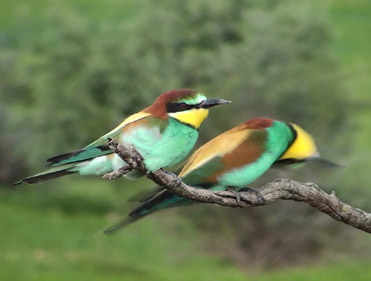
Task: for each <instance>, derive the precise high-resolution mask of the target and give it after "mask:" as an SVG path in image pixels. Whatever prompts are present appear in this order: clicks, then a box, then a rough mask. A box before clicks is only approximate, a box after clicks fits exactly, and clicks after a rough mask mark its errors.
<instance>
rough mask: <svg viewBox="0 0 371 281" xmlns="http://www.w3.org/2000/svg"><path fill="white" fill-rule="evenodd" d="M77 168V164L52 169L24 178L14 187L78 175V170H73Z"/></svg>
mask: <svg viewBox="0 0 371 281" xmlns="http://www.w3.org/2000/svg"><path fill="white" fill-rule="evenodd" d="M75 166H76V164H73V163H71V164H65V165H61V166H58V167H52V168H50V169H48V170H46V171H44V172H41V173H38V174H36V175H33V176H30V177H27V178H24V179H22V180H20V181H18V182H16V183H14V185H18V184H21V183H24V182H26V183H39V182H43V181H46V180H50V179H54V178H59V177H62V176H65V175H69V174H73V173H77V170H73V168H74V167H75Z"/></svg>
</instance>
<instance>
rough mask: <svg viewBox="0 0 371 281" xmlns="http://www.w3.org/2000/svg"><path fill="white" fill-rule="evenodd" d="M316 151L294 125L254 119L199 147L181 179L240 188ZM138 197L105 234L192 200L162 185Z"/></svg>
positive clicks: (202, 185) (210, 186) (215, 187)
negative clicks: (125, 213) (134, 204)
mask: <svg viewBox="0 0 371 281" xmlns="http://www.w3.org/2000/svg"><path fill="white" fill-rule="evenodd" d="M318 155H319V154H318V152H317V148H316V145H315V143H314V141H313V138H312V137H311V136H310V135H309V134H308V133H307V132H305V131H304V130H303V129H302V128H300V127H299V126H298V125H295V124H293V123H287V122H282V121H278V120H273V119H268V118H254V119H250V120H248V121H246V122H245V123H243V124H241V125H239V126H237V127H235V128H233V129H231V130H229V131H227V132H225V133H223V134H221V135H219V136H217V137H216V138H214V139H212V140H211V141H209V142H208V143H206V144H204V145H203V146H201V147H200V148H199V149H198V150H197V151H196V152H195V153H194V154H193V155H192V156H191V158H190V159H189V161H188V162H187V163H186V164H185V166H184V168H183V169H182V171H181V172H180V174H179V177H180V178H181V179H182V181H183V182H184V183H186V184H188V185H190V186H193V187H196V188H206V189H210V190H214V191H222V190H227V189H231V188H232V190H235V191H236V192H238V191H240V190H241V189H242V188H246V187H247V185H248V184H250V183H252V182H254V181H255V180H256V179H257V178H259V177H260V176H262V175H263V174H264V173H265V172H266V171H267V170H268V169H269V168H270V167H271V166H272V165H279V166H280V165H286V164H291V163H295V162H303V161H306V160H308V159H311V158H313V157H318ZM236 195H237V193H236ZM140 201H141V202H143V203H142V204H141V205H140V206H138V207H137V208H135V209H134V210H132V211H131V212H130V213H129V215H128V216H127V217H126V218H124V219H123V220H121V221H119V222H118V223H117V224H115V225H113V226H111V227H110V228H108V229H106V230H105V231H104V232H105V233H106V234H111V233H114V232H116V231H118V230H119V229H120V228H122V227H123V226H126V225H128V224H130V223H132V222H134V221H137V220H138V219H141V218H143V217H145V216H147V215H149V214H151V213H153V212H156V211H159V210H163V209H167V208H172V207H176V206H185V205H189V204H192V203H195V201H192V200H190V199H188V198H184V197H180V196H178V195H176V194H174V193H172V192H170V191H168V190H166V189H163V188H161V187H159V188H155V189H154V190H153V191H150V192H149V193H148V194H147V195H146V196H145V197H144V198H142V199H141V200H140Z"/></svg>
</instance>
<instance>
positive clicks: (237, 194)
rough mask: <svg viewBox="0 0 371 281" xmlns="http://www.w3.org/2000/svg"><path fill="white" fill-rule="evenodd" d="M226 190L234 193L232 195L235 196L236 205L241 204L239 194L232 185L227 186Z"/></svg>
mask: <svg viewBox="0 0 371 281" xmlns="http://www.w3.org/2000/svg"><path fill="white" fill-rule="evenodd" d="M226 190H227V191H230V192H232V193H233V194H234V196H235V197H236V202H237V207H240V206H241V205H240V204H241V196H240V194H239V193H238V192H237V191H236V190H235V189H234V188H233V187H232V186H228V187H227V189H226Z"/></svg>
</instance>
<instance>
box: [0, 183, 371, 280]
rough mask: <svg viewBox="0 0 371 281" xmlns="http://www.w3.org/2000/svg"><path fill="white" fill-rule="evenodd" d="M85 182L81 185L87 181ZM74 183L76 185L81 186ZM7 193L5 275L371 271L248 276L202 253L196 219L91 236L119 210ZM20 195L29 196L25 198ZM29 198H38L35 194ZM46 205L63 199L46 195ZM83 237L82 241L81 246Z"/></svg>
mask: <svg viewBox="0 0 371 281" xmlns="http://www.w3.org/2000/svg"><path fill="white" fill-rule="evenodd" d="M80 185H81V187H82V186H83V185H82V182H80ZM76 186H77V189H79V184H77V185H76ZM76 186H75V187H76ZM84 187H85V188H86V185H85V186H84ZM100 187H101V188H100V189H97V190H95V192H93V194H95V195H94V196H93V197H94V198H92V199H94V200H93V201H96V200H97V199H98V198H105V199H104V200H103V199H102V201H104V202H106V204H110V203H114V201H115V198H114V192H108V193H107V192H106V190H104V189H103V188H102V187H103V185H102V186H100ZM108 188H109V187H108ZM17 193H18V197H27V196H30V194H32V193H28V192H27V191H24V190H23V191H17ZM107 194H108V195H107ZM9 195H10V194H9V193H4V192H2V193H1V204H0V229H1V230H2V231H1V232H0V240H1V249H0V261H1V262H0V273H1V279H2V280H8V281H11V280H27V281H28V280H29V281H31V280H32V281H39V280H56V281H57V280H71V281H73V280H169V281H170V280H236V281H237V280H257V281H260V280H261V281H265V280H271V281H272V280H273V281H274V280H277V281H278V280H286V281H289V280H308V281H310V280H313V281H314V280H316V281H319V280H336V281H342V280H344V281H348V280H357V281H363V280H364V281H366V280H367V281H368V280H369V276H370V275H371V268H370V267H369V266H368V262H366V261H361V260H360V261H357V260H347V259H345V260H342V261H341V262H338V263H334V262H333V261H332V262H331V264H325V265H318V266H315V265H312V266H307V267H305V268H304V267H300V268H290V269H284V270H279V271H272V272H251V273H250V272H248V271H244V270H243V269H241V268H238V267H237V266H236V265H234V264H232V263H228V262H226V261H225V260H224V259H222V258H218V257H213V256H210V255H207V254H206V253H204V252H203V247H202V242H203V239H205V237H204V236H202V233H201V232H199V230H197V229H195V228H194V226H192V224H191V222H189V221H187V220H184V219H182V217H179V216H174V215H171V216H170V215H169V213H167V214H166V213H164V214H162V215H161V216H153V217H152V218H151V219H150V220H143V221H141V222H139V223H137V224H134V225H132V226H130V227H128V228H127V229H125V230H124V231H122V232H120V233H119V234H118V235H115V236H112V237H104V236H103V235H96V236H91V234H93V233H95V232H96V230H97V229H100V228H102V227H103V226H104V225H107V224H109V223H112V221H114V220H116V219H117V218H118V215H117V214H109V213H108V214H106V213H105V212H102V213H98V212H97V213H89V212H86V213H82V212H77V213H75V212H65V211H64V210H63V209H60V208H59V207H58V204H56V206H55V207H54V208H51V207H50V206H49V207H48V208H46V207H45V206H42V204H43V203H42V201H40V200H39V205H40V208H37V207H35V206H33V204H30V205H27V204H26V205H25V206H20V205H19V204H17V203H16V202H14V201H9V200H8V201H7V200H6V197H7V196H9ZM101 195H102V196H101ZM13 196H14V194H11V195H10V197H13ZM40 197H42V195H40ZM67 198H68V196H67ZM22 199H23V202H25V201H26V200H25V199H26V198H22ZM65 199H66V198H65ZM30 200H31V201H34V200H35V199H32V196H31V198H30ZM45 202H58V200H57V201H55V200H54V201H53V200H51V199H50V198H49V199H48V200H45ZM76 203H77V202H76V198H75V199H74V204H76ZM15 206H16V208H15ZM160 220H161V221H160ZM159 226H160V228H159ZM6 230H11V233H9V231H6ZM173 233H176V235H172V234H173ZM85 238H87V239H86V240H85V242H83V243H81V244H79V243H78V242H79V241H80V240H81V239H85ZM308 272H310V274H308ZM180 273H181V274H180Z"/></svg>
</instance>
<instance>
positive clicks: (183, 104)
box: [179, 102, 188, 109]
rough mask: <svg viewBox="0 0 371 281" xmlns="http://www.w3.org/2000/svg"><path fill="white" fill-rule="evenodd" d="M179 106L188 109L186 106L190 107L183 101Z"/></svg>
mask: <svg viewBox="0 0 371 281" xmlns="http://www.w3.org/2000/svg"><path fill="white" fill-rule="evenodd" d="M179 107H180V108H181V109H186V108H188V104H186V103H184V102H182V103H180V104H179Z"/></svg>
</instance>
